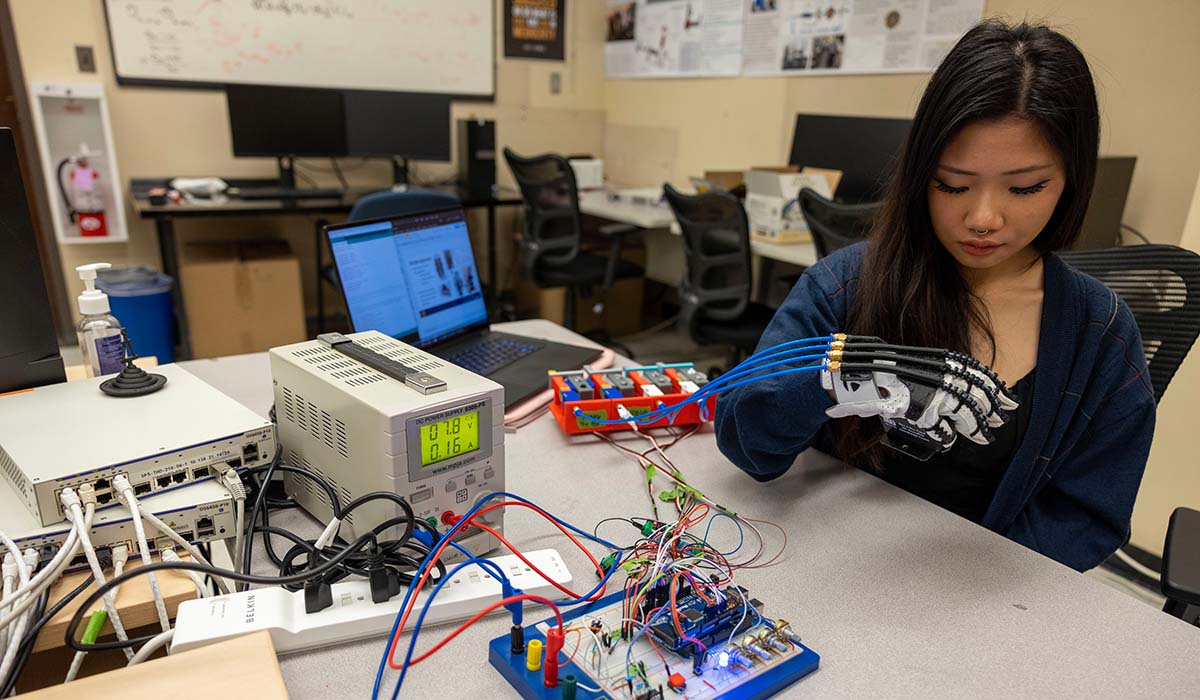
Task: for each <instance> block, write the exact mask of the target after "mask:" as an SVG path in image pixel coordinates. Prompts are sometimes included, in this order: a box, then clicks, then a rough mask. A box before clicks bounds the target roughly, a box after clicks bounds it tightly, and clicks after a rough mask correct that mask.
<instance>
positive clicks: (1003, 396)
mask: <svg viewBox="0 0 1200 700" xmlns="http://www.w3.org/2000/svg"><path fill="white" fill-rule="evenodd" d="M829 358H830V361H829V362H828V363H827V364H826V366H825V369H824V370H823V371H822V372H821V382H822V385H823V386H824V387H825V389H826V390H828V391H830V392H832V393H833V396H834V399H835V401H836V402H837V403H836V404H835V405H834V406H832V407H831V408H829V409H828V410H827V411H826V413H827V414H828V415H829V416H830V417H833V418H838V417H842V416H849V415H855V416H860V417H864V418H866V417H870V416H878V417H879V418H880V419H881V420H882V421H883V424H884V428H885V430H886V433H887V438H886V440H885V441H886V442H887V443H888V444H889V445H890V446H892V447H896V448H897V449H899V450H901V451H902V452H905V453H907V454H910V455H912V456H915V457H918V458H921V459H928V457H929V456H931V455H932V454H934V453H936V452H940V451H944V450H947V449H949V448H950V446H951V445H953V444H954V441H955V440H956V439H957V436H958V435H962V436H964V437H966V438H967V439H968V440H971V441H972V442H975V443H978V444H980V445H987V444H989V443H991V442H992V441H993V440H994V439H995V437H994V434H993V432H992V431H993V430H994V429H996V428H999V427H1000V426H1002V425H1004V423H1005V422H1006V420H1007V418H1006V417H1005V414H1007V413H1011V412H1012V411H1013V410H1015V409H1016V408H1017V405H1018V404H1017V401H1016V399H1015V397H1013V396H1012V395H1011V394H1010V393H1009V392H1008V390H1007V389H1006V388H1005V387H1004V384H1003V382H1001V381H1000V380H999V379H998V378H997V377H996V375H995V374H994V373H993V372H992V371H991V370H990V369H989V368H987V367H986V366H985V365H982V364H981V363H979V362H978V361H976V360H974V359H973V358H970V357H967V356H964V355H961V354H959V353H953V352H948V351H945V350H937V349H933V348H911V347H900V346H891V345H886V344H884V343H883V342H882V341H880V340H879V339H877V338H862V337H855V336H850V337H847V338H846V340H844V341H835V342H834V343H833V344H831V350H830V352H829Z"/></svg>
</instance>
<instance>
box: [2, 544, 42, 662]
mask: <svg viewBox="0 0 1200 700" xmlns="http://www.w3.org/2000/svg"><path fill="white" fill-rule="evenodd" d="M0 536H2V537H3V540H4V546H5V547H7V548H8V550H9V551H8V554H6V555H5V557H4V565H3V568H4V577H5V579H6V581H7V580H10V579H11V577H12V575H13V574H14V573H15V574H16V576H17V578H18V579H19V580H20V582H21V588H29V562H28V561H27V560H26V559H25V557H24V556H23V555H22V553H21V549H20V548H19V547H17V544H16V542H13V541H12V539H11V538H9V536H8V535H7V534H4V533H0ZM10 595H11V591H10ZM25 595H26V597H28V598H30V599H33V598H34V597H35V596H34V595H30V594H28V593H27V594H25ZM13 598H14V601H13V602H14V603H15V602H16V596H13ZM28 624H29V614H28V613H26V614H23V615H21V617H20V618H19V619H18V620H17V627H16V629H15V630H13V633H12V634H11V635H9V637H8V639H7V640H6V645H5V649H4V659H3V661H0V682H3V681H7V680H8V674H9V673H11V672H12V667H13V664H14V663H15V662H16V659H17V650H18V649H19V648H20V646H21V639H22V638H24V636H25V628H26V626H27V625H28Z"/></svg>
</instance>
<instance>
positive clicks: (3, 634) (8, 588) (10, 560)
mask: <svg viewBox="0 0 1200 700" xmlns="http://www.w3.org/2000/svg"><path fill="white" fill-rule="evenodd" d="M0 534H2V533H0ZM4 539H5V540H7V539H9V538H8V535H4ZM16 583H17V562H16V559H15V558H14V557H13V553H12V550H9V552H8V554H5V555H4V597H3V598H2V599H0V614H3V612H4V611H5V610H8V608H9V599H10V598H12V592H13V589H14V588H15V587H16ZM7 647H8V628H7V627H5V628H4V629H2V630H0V649H4V648H7Z"/></svg>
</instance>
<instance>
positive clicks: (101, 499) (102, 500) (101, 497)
mask: <svg viewBox="0 0 1200 700" xmlns="http://www.w3.org/2000/svg"><path fill="white" fill-rule="evenodd" d="M112 499H113V495H112V492H111V491H105V492H104V493H98V494H96V503H99V504H100V505H102V506H103V505H108V503H109V502H110V501H112Z"/></svg>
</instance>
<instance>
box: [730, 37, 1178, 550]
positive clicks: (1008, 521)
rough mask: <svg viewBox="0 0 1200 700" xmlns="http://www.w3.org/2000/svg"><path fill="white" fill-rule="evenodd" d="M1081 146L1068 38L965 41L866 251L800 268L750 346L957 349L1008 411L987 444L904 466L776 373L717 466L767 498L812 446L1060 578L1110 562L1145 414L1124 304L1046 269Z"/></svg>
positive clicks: (1140, 465) (1086, 87)
mask: <svg viewBox="0 0 1200 700" xmlns="http://www.w3.org/2000/svg"><path fill="white" fill-rule="evenodd" d="M1098 145H1099V115H1098V109H1097V105H1096V94H1095V88H1094V86H1093V83H1092V77H1091V73H1090V71H1089V70H1088V66H1087V62H1086V61H1085V60H1084V58H1083V55H1082V54H1081V53H1080V52H1079V49H1078V48H1076V46H1075V45H1074V44H1073V43H1072V42H1071V41H1070V40H1069V39H1067V38H1066V37H1064V36H1063V35H1061V34H1059V33H1057V32H1054V31H1052V30H1050V29H1047V28H1045V27H1041V26H1031V25H1027V24H1020V25H1016V26H1009V25H1006V24H1004V23H1002V22H999V21H987V22H984V23H981V24H980V25H978V26H976V27H975V28H973V29H971V30H970V31H969V32H967V34H966V35H965V36H963V38H962V40H960V41H959V42H958V44H957V45H956V46H955V47H954V49H953V50H951V52H950V53H949V55H947V57H946V58H945V60H944V61H943V62H942V64H941V65H940V66H939V67H938V69H937V71H936V72H935V73H934V75H933V77H932V79H931V80H930V83H929V86H928V87H927V88H926V90H925V94H924V96H923V97H922V99H921V103H920V105H919V106H918V108H917V112H916V115H915V117H914V119H913V124H912V130H911V132H910V133H909V136H908V141H907V143H906V144H905V147H904V151H903V154H902V156H901V159H900V161H899V164H898V168H897V172H896V173H895V175H894V176H893V178H892V181H891V183H890V186H889V188H888V190H887V192H886V194H885V198H884V202H883V206H882V208H881V210H880V213H879V215H878V216H877V219H876V222H875V225H874V227H873V229H872V234H871V236H870V238H869V240H868V242H867V243H866V244H859V245H856V246H852V247H850V248H846V249H843V250H841V251H838V252H837V253H835V254H833V255H831V256H830V257H828V258H826V259H824V260H821V261H820V262H819V263H817V264H816V265H815V266H813V267H812V268H810V269H809V270H808V271H806V272H805V274H804V276H803V277H801V279H800V281H799V282H798V283H797V284H796V286H795V288H794V289H792V291H791V294H790V295H789V296H788V298H787V301H785V302H784V304H783V306H782V307H780V309H779V311H778V313H776V315H775V318H774V319H773V320H772V321H771V324H770V326H769V327H768V328H767V330H766V333H765V334H764V335H763V338H762V341H761V342H760V344H759V348H760V349H762V348H768V347H771V346H774V345H777V344H779V343H782V342H785V341H788V340H792V339H796V338H806V337H813V336H819V335H824V334H828V333H833V332H844V333H851V334H859V335H869V336H877V337H879V338H882V339H884V340H885V341H887V342H888V343H895V344H901V345H908V346H924V347H934V348H948V349H951V350H957V351H960V352H964V353H969V354H970V355H972V356H973V357H975V358H976V359H978V360H979V361H981V362H982V363H984V364H986V365H990V366H991V367H992V368H993V369H994V370H995V372H996V374H997V375H999V378H1000V379H1001V380H1003V381H1004V382H1005V383H1006V384H1007V385H1008V387H1009V388H1010V391H1011V392H1012V393H1013V394H1015V396H1016V398H1017V400H1018V402H1019V407H1018V408H1017V409H1016V410H1015V411H1013V412H1012V413H1011V414H1009V415H1010V417H1011V419H1010V420H1009V421H1008V422H1007V423H1006V424H1005V425H1004V426H1003V427H1000V428H999V429H998V430H996V431H995V439H994V440H993V441H992V442H991V443H990V444H987V445H978V444H975V443H974V442H972V441H970V440H966V439H961V437H960V439H958V440H956V441H955V443H954V445H953V446H952V447H951V448H950V449H949V450H948V451H946V452H943V453H940V454H937V455H935V456H933V457H932V458H931V459H929V461H926V462H920V461H917V460H915V459H912V458H910V457H908V456H906V455H905V454H902V453H901V452H898V451H895V450H892V449H890V448H888V447H885V446H884V445H882V444H881V443H880V438H881V435H882V428H881V424H880V421H879V420H878V419H877V418H863V419H855V418H840V419H836V420H830V419H829V418H828V416H827V414H826V411H827V410H828V409H830V408H831V407H832V406H833V404H834V399H833V398H832V396H831V394H830V393H829V392H827V391H826V390H825V389H824V388H822V386H821V382H820V380H819V379H818V377H817V373H795V374H791V375H788V376H785V377H781V378H779V379H777V380H773V381H768V382H759V383H755V384H749V385H747V386H743V387H740V388H738V389H735V390H733V391H730V392H728V393H727V394H725V395H723V396H722V397H721V398H720V400H719V401H718V404H717V416H716V427H717V441H718V444H719V445H720V448H721V450H722V452H724V453H725V455H726V456H727V457H728V458H729V459H730V460H732V461H733V462H734V464H736V465H737V466H738V467H740V468H741V469H743V470H745V471H746V472H748V473H749V474H750V475H751V476H753V477H754V478H756V479H758V480H760V481H766V480H769V479H773V478H775V477H778V476H780V475H781V474H783V473H784V472H785V471H787V469H788V468H789V467H790V466H791V465H792V463H793V462H794V461H795V459H796V456H797V455H798V454H799V453H800V452H801V451H802V450H804V449H806V448H808V447H809V446H817V447H819V448H821V449H823V450H825V451H827V452H830V453H832V454H834V455H837V456H838V457H840V458H842V459H845V460H847V461H848V462H850V463H852V464H855V465H858V466H862V467H865V468H870V469H873V470H875V471H876V472H877V473H879V474H880V475H881V476H882V477H883V478H884V479H887V480H889V481H891V482H892V483H895V484H897V485H899V486H901V487H903V488H905V489H907V490H909V491H911V492H913V493H915V494H918V495H920V496H923V497H924V498H926V499H928V500H930V501H932V502H934V503H937V504H938V505H941V506H942V507H944V508H947V509H949V510H951V511H954V512H956V513H958V514H960V515H962V516H964V517H966V518H969V519H971V520H974V521H975V522H978V523H981V524H982V525H983V526H985V527H987V528H990V529H992V530H994V531H996V532H998V533H1001V534H1003V535H1005V536H1006V537H1009V538H1010V539H1013V540H1015V541H1017V542H1020V543H1022V544H1024V545H1026V546H1028V547H1030V548H1031V549H1034V550H1036V551H1039V552H1041V553H1043V554H1045V555H1046V556H1049V557H1052V558H1054V559H1056V560H1058V561H1060V562H1062V563H1064V564H1066V565H1068V566H1071V567H1074V568H1076V569H1079V570H1084V569H1088V568H1091V567H1093V566H1096V565H1097V564H1099V563H1100V562H1101V561H1103V560H1104V559H1105V558H1106V557H1108V556H1109V555H1110V554H1112V552H1113V551H1114V550H1116V548H1117V547H1119V546H1121V545H1122V544H1124V542H1125V541H1126V539H1127V538H1128V535H1129V518H1130V513H1131V512H1132V510H1133V502H1134V497H1135V496H1136V494H1137V489H1138V484H1139V483H1140V481H1141V477H1142V471H1143V469H1144V468H1145V464H1146V457H1147V455H1148V453H1149V451H1150V440H1151V437H1152V435H1153V431H1154V411H1155V402H1154V395H1153V391H1152V389H1151V386H1150V379H1149V374H1148V373H1147V371H1146V361H1145V358H1144V357H1143V355H1142V347H1141V339H1140V336H1139V334H1138V329H1137V325H1136V324H1135V323H1134V320H1133V316H1132V314H1131V313H1130V311H1129V309H1128V307H1126V306H1125V304H1124V303H1123V302H1121V301H1120V300H1119V299H1118V298H1117V297H1116V295H1115V294H1113V293H1112V292H1111V291H1110V290H1109V289H1108V288H1107V287H1105V286H1104V285H1103V284H1101V283H1100V282H1098V281H1097V280H1095V279H1093V278H1091V277H1088V276H1087V275H1084V274H1082V273H1080V272H1077V271H1075V270H1073V269H1072V268H1070V267H1068V266H1067V265H1066V264H1065V263H1063V262H1062V261H1061V260H1060V259H1059V258H1057V257H1056V256H1055V255H1054V251H1056V250H1060V249H1062V248H1065V247H1066V246H1068V245H1070V244H1071V242H1072V241H1073V240H1074V239H1075V237H1076V236H1077V234H1078V233H1079V228H1080V225H1081V222H1082V221H1083V215H1084V211H1085V210H1086V209H1087V203H1088V198H1089V196H1090V194H1091V189H1092V181H1093V179H1094V174H1095V168H1096V153H1097V150H1098ZM847 147H848V148H849V147H852V144H847ZM837 412H838V411H836V410H835V411H834V413H837Z"/></svg>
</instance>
